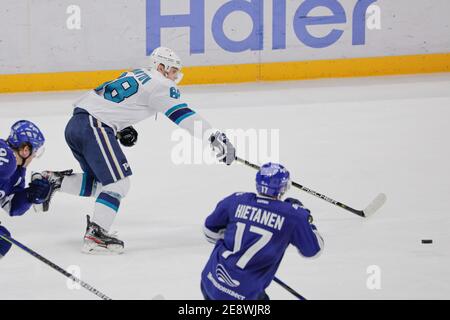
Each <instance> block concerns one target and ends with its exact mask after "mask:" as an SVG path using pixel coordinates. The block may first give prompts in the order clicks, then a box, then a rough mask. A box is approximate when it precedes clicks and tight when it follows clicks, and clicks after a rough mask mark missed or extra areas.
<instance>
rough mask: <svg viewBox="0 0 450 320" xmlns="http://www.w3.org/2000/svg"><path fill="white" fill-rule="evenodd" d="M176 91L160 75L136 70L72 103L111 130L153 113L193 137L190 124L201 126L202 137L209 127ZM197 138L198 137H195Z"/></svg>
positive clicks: (124, 126)
mask: <svg viewBox="0 0 450 320" xmlns="http://www.w3.org/2000/svg"><path fill="white" fill-rule="evenodd" d="M180 96H181V95H180V90H179V89H178V88H177V86H176V84H175V82H174V81H172V80H170V79H167V78H166V77H164V76H163V75H162V74H161V73H160V72H158V71H155V70H147V69H136V70H132V71H128V72H125V73H123V74H122V75H121V76H120V77H119V78H117V79H115V80H112V81H108V82H105V83H104V84H102V85H101V86H99V87H97V88H96V89H94V90H91V91H89V92H88V93H86V94H85V95H84V96H82V97H81V98H80V99H79V100H78V101H76V102H75V103H74V107H79V108H82V109H85V110H86V111H87V112H89V113H90V114H91V115H92V116H93V117H95V118H96V119H98V120H100V121H101V122H103V123H105V124H106V125H108V126H110V127H111V128H112V129H113V130H115V131H116V132H117V131H120V130H122V129H123V128H126V127H128V126H131V125H134V124H136V123H137V122H140V121H142V120H144V119H146V118H149V117H152V116H154V115H155V113H157V112H161V113H164V114H165V115H166V116H167V117H168V118H169V119H170V120H172V121H173V122H174V123H175V124H177V125H178V126H180V127H181V128H184V129H186V130H187V131H189V132H190V133H191V134H192V135H194V123H195V122H196V121H201V122H202V126H201V127H202V132H201V133H200V132H196V136H197V137H199V138H204V137H203V133H204V132H205V131H206V130H209V129H211V125H210V124H209V123H208V122H207V121H206V120H204V119H203V118H202V117H201V116H200V115H198V114H197V113H196V112H195V111H194V110H192V109H191V108H190V107H189V106H188V104H187V103H186V102H184V101H182V100H181V99H180ZM199 134H200V135H201V136H198V135H199Z"/></svg>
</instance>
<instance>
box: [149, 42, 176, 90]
mask: <svg viewBox="0 0 450 320" xmlns="http://www.w3.org/2000/svg"><path fill="white" fill-rule="evenodd" d="M160 64H163V65H164V70H165V71H166V72H169V71H170V69H171V68H172V67H173V68H177V69H178V78H177V81H176V82H177V83H178V82H180V81H181V78H182V76H183V74H182V73H181V72H180V71H181V67H182V65H181V60H180V58H179V57H178V56H177V54H176V53H175V52H173V50H172V49H169V48H166V47H159V48H156V49H155V50H153V52H152V54H151V55H150V68H151V69H154V70H158V66H159V65H160Z"/></svg>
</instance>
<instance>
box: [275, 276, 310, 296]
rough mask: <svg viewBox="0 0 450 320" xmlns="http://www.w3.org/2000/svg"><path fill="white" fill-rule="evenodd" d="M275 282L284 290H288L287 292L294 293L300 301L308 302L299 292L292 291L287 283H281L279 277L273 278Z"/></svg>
mask: <svg viewBox="0 0 450 320" xmlns="http://www.w3.org/2000/svg"><path fill="white" fill-rule="evenodd" d="M273 281H275V282H276V283H278V284H279V285H280V286H282V287H283V288H284V289H286V290H287V291H289V292H290V293H292V294H293V295H294V296H296V297H297V298H298V299H299V300H306V298H305V297H303V296H302V295H301V294H300V293H298V292H297V291H295V290H294V289H292V288H291V287H289V286H288V285H287V284H286V283H284V282H283V281H281V280H280V279H278V278H277V277H274V278H273Z"/></svg>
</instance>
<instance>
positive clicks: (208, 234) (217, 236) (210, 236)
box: [203, 226, 225, 243]
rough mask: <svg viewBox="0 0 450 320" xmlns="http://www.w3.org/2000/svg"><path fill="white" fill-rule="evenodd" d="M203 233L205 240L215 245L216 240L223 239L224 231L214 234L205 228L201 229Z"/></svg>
mask: <svg viewBox="0 0 450 320" xmlns="http://www.w3.org/2000/svg"><path fill="white" fill-rule="evenodd" d="M203 233H204V234H205V237H206V240H207V241H208V242H211V243H216V242H217V241H218V240H220V239H223V237H224V233H225V230H224V229H222V230H219V231H218V232H214V231H212V230H211V229H209V228H207V227H206V226H204V227H203Z"/></svg>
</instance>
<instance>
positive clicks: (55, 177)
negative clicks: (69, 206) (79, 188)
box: [31, 169, 73, 212]
mask: <svg viewBox="0 0 450 320" xmlns="http://www.w3.org/2000/svg"><path fill="white" fill-rule="evenodd" d="M72 172H73V170H72V169H70V170H64V171H42V172H33V173H32V175H31V181H33V180H35V179H47V180H48V182H50V192H49V193H48V196H47V199H45V201H44V202H43V203H42V204H34V205H33V208H34V210H35V211H36V212H39V211H43V212H47V211H48V209H49V208H50V201H51V200H52V197H53V195H54V194H55V192H56V191H58V190H59V189H61V184H62V181H63V179H64V177H65V176H70V175H71V174H72Z"/></svg>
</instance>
